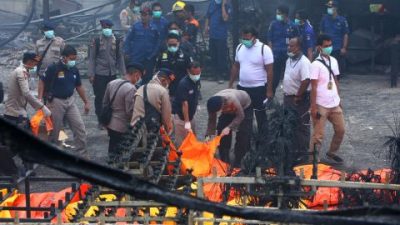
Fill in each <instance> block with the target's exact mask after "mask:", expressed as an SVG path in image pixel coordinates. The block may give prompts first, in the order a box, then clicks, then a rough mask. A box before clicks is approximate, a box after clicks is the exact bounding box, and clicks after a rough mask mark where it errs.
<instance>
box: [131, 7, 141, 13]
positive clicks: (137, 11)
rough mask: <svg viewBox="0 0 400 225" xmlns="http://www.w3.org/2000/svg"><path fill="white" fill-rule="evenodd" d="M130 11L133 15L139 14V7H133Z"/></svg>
mask: <svg viewBox="0 0 400 225" xmlns="http://www.w3.org/2000/svg"><path fill="white" fill-rule="evenodd" d="M132 11H133V12H134V13H140V6H134V7H133V9H132Z"/></svg>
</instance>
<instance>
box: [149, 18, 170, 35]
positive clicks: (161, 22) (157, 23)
mask: <svg viewBox="0 0 400 225" xmlns="http://www.w3.org/2000/svg"><path fill="white" fill-rule="evenodd" d="M151 23H152V24H153V25H154V27H156V28H157V30H158V33H160V40H161V41H164V40H165V38H166V37H167V34H168V23H169V22H168V20H167V19H166V18H165V17H163V16H162V17H161V18H160V19H154V18H153V19H152V20H151Z"/></svg>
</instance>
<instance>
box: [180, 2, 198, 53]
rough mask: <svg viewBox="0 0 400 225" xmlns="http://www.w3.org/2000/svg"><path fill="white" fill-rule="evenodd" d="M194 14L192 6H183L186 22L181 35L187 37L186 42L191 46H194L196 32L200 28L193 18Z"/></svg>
mask: <svg viewBox="0 0 400 225" xmlns="http://www.w3.org/2000/svg"><path fill="white" fill-rule="evenodd" d="M194 12H195V8H194V5H192V4H187V5H186V6H185V13H186V21H185V27H184V31H183V33H184V34H186V35H187V41H189V42H190V43H192V45H193V46H196V43H197V32H198V30H199V28H200V23H199V21H198V20H196V19H195V18H194ZM184 37H185V36H184Z"/></svg>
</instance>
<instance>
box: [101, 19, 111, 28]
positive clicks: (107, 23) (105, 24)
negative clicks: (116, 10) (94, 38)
mask: <svg viewBox="0 0 400 225" xmlns="http://www.w3.org/2000/svg"><path fill="white" fill-rule="evenodd" d="M100 24H101V26H102V27H112V26H114V23H113V22H112V21H111V20H109V19H104V20H100Z"/></svg>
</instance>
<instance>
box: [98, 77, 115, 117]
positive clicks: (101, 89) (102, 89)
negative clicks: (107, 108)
mask: <svg viewBox="0 0 400 225" xmlns="http://www.w3.org/2000/svg"><path fill="white" fill-rule="evenodd" d="M115 78H116V76H100V75H95V77H94V82H93V92H94V96H95V98H94V108H95V113H96V116H97V119H98V120H99V117H100V114H101V110H102V108H103V98H104V94H105V93H106V89H107V84H108V83H110V82H111V81H113V80H115Z"/></svg>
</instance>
